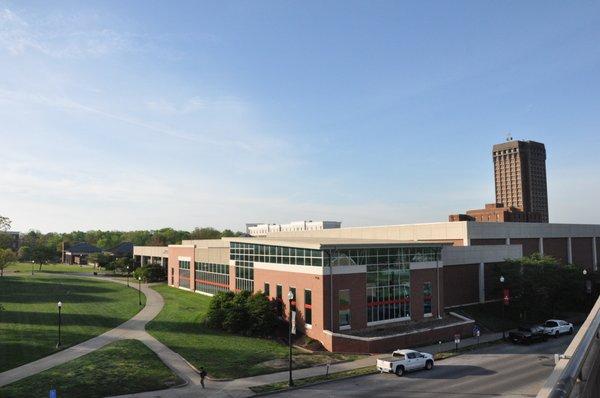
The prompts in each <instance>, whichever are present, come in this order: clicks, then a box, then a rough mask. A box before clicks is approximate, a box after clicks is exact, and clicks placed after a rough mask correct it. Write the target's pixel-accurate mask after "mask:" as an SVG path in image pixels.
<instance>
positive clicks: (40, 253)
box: [31, 245, 57, 271]
mask: <svg viewBox="0 0 600 398" xmlns="http://www.w3.org/2000/svg"><path fill="white" fill-rule="evenodd" d="M56 259H57V253H56V250H54V248H51V247H47V246H42V245H37V246H34V247H33V248H32V249H31V260H32V261H33V262H34V263H36V264H39V270H40V271H41V270H42V265H43V264H47V263H50V262H53V261H56Z"/></svg>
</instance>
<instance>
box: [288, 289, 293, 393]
mask: <svg viewBox="0 0 600 398" xmlns="http://www.w3.org/2000/svg"><path fill="white" fill-rule="evenodd" d="M292 300H294V292H292V291H291V290H290V291H289V292H288V304H289V307H290V318H289V319H288V321H289V322H288V324H289V327H288V345H289V347H290V355H289V359H290V363H289V371H290V379H289V382H288V385H289V386H290V387H292V386H293V385H294V380H293V379H292V322H293V320H292V314H293V313H292Z"/></svg>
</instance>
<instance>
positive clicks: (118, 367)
mask: <svg viewBox="0 0 600 398" xmlns="http://www.w3.org/2000/svg"><path fill="white" fill-rule="evenodd" d="M182 382H183V381H182V380H181V379H179V377H177V376H176V375H175V374H174V373H173V372H172V371H171V370H170V369H169V368H168V367H166V366H165V365H164V364H163V363H162V362H161V360H160V359H159V358H158V357H157V356H156V354H154V353H153V352H152V351H151V350H150V349H149V348H147V347H146V346H145V345H144V344H143V343H141V342H139V341H137V340H121V341H117V342H115V343H112V344H109V345H107V346H106V347H103V348H101V349H99V350H98V351H94V352H92V353H90V354H87V355H84V356H83V357H81V358H77V359H75V360H73V361H71V362H68V363H66V364H64V365H60V366H57V367H55V368H52V369H49V370H46V371H44V372H42V373H39V374H37V375H34V376H30V377H28V378H26V379H23V380H20V381H18V382H16V383H13V384H10V385H8V386H6V387H3V388H0V397H2V398H8V397H47V396H48V393H49V390H50V389H51V388H54V389H56V390H57V395H58V396H59V397H61V398H69V397H86V398H96V397H98V398H100V397H105V396H107V395H121V394H134V393H138V392H142V391H152V390H160V389H164V388H169V387H172V386H174V385H177V384H181V383H182Z"/></svg>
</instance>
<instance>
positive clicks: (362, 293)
mask: <svg viewBox="0 0 600 398" xmlns="http://www.w3.org/2000/svg"><path fill="white" fill-rule="evenodd" d="M329 287H330V281H329V275H324V276H323V290H324V295H323V300H324V301H323V309H324V310H323V315H324V317H325V318H324V319H325V325H326V329H328V330H330V329H329V324H330V318H329V313H330V312H329V311H330V306H331V304H330V302H329ZM344 289H349V290H350V326H351V328H352V329H364V328H366V327H367V274H366V273H363V274H345V275H335V274H334V275H333V326H334V330H333V331H334V332H337V331H339V326H338V325H339V316H338V315H339V313H338V311H339V291H340V290H344Z"/></svg>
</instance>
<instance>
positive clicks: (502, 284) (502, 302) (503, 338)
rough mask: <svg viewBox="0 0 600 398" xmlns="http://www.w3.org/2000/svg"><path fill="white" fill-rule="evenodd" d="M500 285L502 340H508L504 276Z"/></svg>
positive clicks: (501, 277)
mask: <svg viewBox="0 0 600 398" xmlns="http://www.w3.org/2000/svg"><path fill="white" fill-rule="evenodd" d="M500 285H501V286H502V301H501V302H500V305H501V306H502V340H506V328H505V327H504V306H505V298H504V276H502V275H501V276H500Z"/></svg>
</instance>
